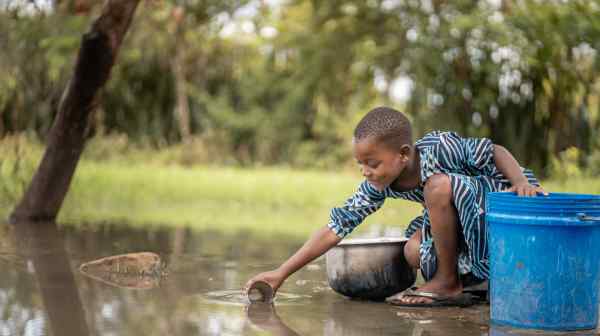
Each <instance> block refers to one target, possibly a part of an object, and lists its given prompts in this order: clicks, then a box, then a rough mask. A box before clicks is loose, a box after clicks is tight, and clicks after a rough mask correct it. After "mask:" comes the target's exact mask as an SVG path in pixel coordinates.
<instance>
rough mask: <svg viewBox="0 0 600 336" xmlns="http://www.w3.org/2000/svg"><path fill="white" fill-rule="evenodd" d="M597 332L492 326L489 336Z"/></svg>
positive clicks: (564, 335) (560, 335) (579, 335)
mask: <svg viewBox="0 0 600 336" xmlns="http://www.w3.org/2000/svg"><path fill="white" fill-rule="evenodd" d="M596 335H598V333H597V331H595V330H582V331H570V332H557V331H541V330H529V329H515V328H508V327H501V326H495V325H492V326H491V328H490V334H489V336H596Z"/></svg>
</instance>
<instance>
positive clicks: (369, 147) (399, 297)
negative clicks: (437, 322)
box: [245, 107, 546, 306]
mask: <svg viewBox="0 0 600 336" xmlns="http://www.w3.org/2000/svg"><path fill="white" fill-rule="evenodd" d="M352 143H353V152H354V157H355V158H356V160H357V162H358V164H359V166H360V167H361V170H362V174H363V176H364V177H365V181H364V182H363V183H362V184H361V185H360V187H359V189H358V191H357V192H356V193H355V194H354V195H353V196H352V197H350V199H348V201H346V203H345V204H344V206H343V207H339V208H333V209H332V211H331V216H330V221H329V224H328V225H327V226H326V227H324V228H321V229H320V230H318V231H317V232H316V233H315V234H313V236H312V237H311V238H310V239H309V240H308V241H307V242H306V243H305V244H304V245H303V246H302V247H301V248H300V249H299V250H298V251H297V252H296V253H295V254H294V255H292V256H291V257H290V258H289V259H288V260H287V261H285V262H284V263H283V264H282V265H281V266H280V267H279V268H277V269H276V270H273V271H269V272H264V273H261V274H259V275H257V276H255V277H254V278H252V279H250V280H249V281H248V282H247V283H246V286H245V288H246V289H247V288H249V287H250V286H251V285H252V284H253V283H254V282H255V281H257V280H263V281H266V282H268V283H269V284H271V286H273V289H274V290H275V291H276V290H277V289H278V288H279V287H280V286H281V284H282V283H283V281H284V280H285V279H287V277H289V276H290V275H291V274H293V273H294V272H296V271H297V270H298V269H300V268H301V267H303V266H304V265H306V264H307V263H309V262H311V261H312V260H314V259H315V258H317V257H319V256H320V255H322V254H323V253H325V252H326V251H328V250H329V249H330V248H332V247H333V246H335V245H337V244H338V243H339V242H340V241H341V240H342V239H343V238H344V237H346V236H347V235H348V234H350V232H352V230H353V229H354V228H355V227H356V226H357V225H359V224H360V223H361V222H362V221H363V220H364V218H365V217H366V216H368V215H370V214H372V213H373V212H375V211H376V210H378V209H379V208H380V207H381V206H382V205H383V202H384V200H385V199H386V198H401V199H406V200H410V201H415V202H419V203H421V204H423V206H424V210H423V214H422V215H421V216H419V217H417V218H415V219H414V220H413V221H412V222H411V223H410V224H409V226H408V228H407V230H406V235H407V237H410V239H409V241H408V242H407V244H406V245H405V248H404V254H405V257H406V259H407V261H408V262H409V263H410V264H411V265H412V266H413V267H415V268H420V269H421V273H422V275H423V277H424V278H425V280H426V283H425V284H423V285H422V286H421V287H420V288H418V289H409V290H406V291H404V292H402V293H398V294H396V295H393V296H391V297H389V298H388V299H387V300H386V301H388V302H389V303H392V304H396V305H401V306H440V305H464V302H463V300H462V295H461V294H462V289H463V283H462V281H461V278H465V277H471V278H475V279H476V280H481V281H483V280H485V279H487V278H488V276H489V265H488V249H487V235H486V227H485V219H484V207H485V194H486V192H489V191H502V190H508V191H513V192H516V193H517V194H519V195H521V196H535V195H536V194H537V193H543V194H546V192H545V191H544V190H543V189H542V188H541V187H540V186H539V183H538V182H537V180H536V178H535V177H534V176H533V174H532V173H531V171H529V170H525V169H523V168H521V167H520V166H519V164H518V163H517V161H516V160H515V159H514V157H513V156H512V155H511V154H510V153H509V152H508V151H507V150H506V149H505V148H503V147H501V146H498V145H494V144H492V142H491V141H490V140H489V139H474V138H461V137H459V136H458V135H457V134H455V133H452V132H437V131H436V132H431V133H429V134H427V135H426V136H425V137H423V138H422V139H420V140H418V141H417V142H415V143H414V144H413V143H412V130H411V126H410V122H409V120H408V119H407V118H406V117H405V116H404V115H403V114H402V113H400V112H398V111H396V110H394V109H391V108H387V107H379V108H375V109H373V110H371V111H370V112H369V113H367V115H365V117H363V119H362V120H361V121H360V122H359V123H358V125H357V126H356V129H355V130H354V137H353V141H352Z"/></svg>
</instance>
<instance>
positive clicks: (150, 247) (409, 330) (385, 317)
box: [0, 224, 519, 336]
mask: <svg viewBox="0 0 600 336" xmlns="http://www.w3.org/2000/svg"><path fill="white" fill-rule="evenodd" d="M17 229H18V230H17ZM11 234H12V235H14V237H13V238H12V239H11ZM302 242H303V240H302V237H300V238H294V237H286V236H277V237H273V236H269V237H265V236H260V235H258V236H257V235H253V234H252V233H250V232H239V233H235V234H225V233H223V232H219V231H202V232H194V231H192V230H190V229H183V228H179V229H176V230H171V229H167V228H161V227H150V228H144V229H141V228H131V227H127V226H119V225H106V224H104V225H102V224H90V225H88V226H85V225H82V226H81V227H79V228H74V227H70V226H62V227H59V228H58V230H57V228H56V227H55V226H54V225H46V226H40V227H29V226H22V227H21V226H19V227H17V226H0V267H2V270H3V272H2V273H0V313H2V316H3V320H0V335H49V334H52V335H55V336H58V335H61V336H63V335H64V336H69V335H125V336H126V335H144V336H151V335H182V336H186V335H249V336H252V335H264V334H265V333H266V334H273V335H328V336H337V335H350V336H352V335H403V336H426V335H447V336H463V335H466V336H469V335H474V336H475V335H476V336H487V335H488V317H489V309H488V307H487V306H485V305H484V306H475V307H470V308H466V309H454V308H444V309H435V310H431V309H421V310H418V309H412V310H407V309H405V308H399V307H393V306H390V305H387V304H385V303H373V302H365V301H354V300H349V299H346V298H344V297H342V296H340V295H338V294H336V293H334V292H333V291H332V290H331V289H330V288H329V287H328V286H327V284H326V280H327V276H326V274H325V266H324V259H317V260H316V261H315V262H313V263H312V264H311V265H309V267H305V268H303V269H302V270H300V271H298V273H296V274H294V275H293V276H292V277H291V278H290V279H288V281H286V282H285V283H284V285H283V286H282V287H281V288H280V289H279V291H278V292H279V293H278V295H277V297H276V299H275V303H274V308H276V309H277V312H276V313H275V311H274V310H273V311H270V310H269V309H271V308H261V309H257V310H253V309H254V308H257V307H256V306H252V307H251V309H249V310H248V309H246V310H245V308H244V305H245V297H244V296H243V295H242V292H241V288H242V286H243V285H244V283H245V281H246V280H247V279H248V278H249V277H250V276H252V275H254V274H257V273H259V272H261V271H266V270H269V269H272V268H274V267H276V266H277V265H279V264H280V263H281V261H282V259H285V258H286V257H287V256H289V255H291V254H292V253H293V252H294V251H295V250H296V249H297V248H298V247H299V246H300V245H301V244H302ZM265 246H268V248H265ZM133 251H152V252H154V253H156V254H157V255H159V256H160V258H161V260H162V261H164V262H165V263H166V267H167V269H168V276H167V277H165V278H163V279H161V282H160V285H159V286H157V287H154V288H150V289H148V290H142V291H140V290H132V289H128V288H121V287H115V286H110V285H107V284H105V283H102V282H99V281H96V280H94V279H91V278H89V277H87V276H84V275H82V274H81V273H80V272H79V271H78V267H79V265H81V264H82V263H83V262H87V261H89V260H95V259H98V258H102V257H105V256H111V255H119V254H124V253H129V252H133ZM258 308H260V307H258ZM86 322H87V324H86ZM86 328H87V330H86ZM513 334H514V333H513ZM516 335H519V334H516ZM503 336H504V335H503Z"/></svg>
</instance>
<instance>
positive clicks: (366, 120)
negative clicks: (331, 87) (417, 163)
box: [353, 107, 412, 189]
mask: <svg viewBox="0 0 600 336" xmlns="http://www.w3.org/2000/svg"><path fill="white" fill-rule="evenodd" d="M353 149H354V157H355V158H356V160H357V161H358V164H359V165H360V166H361V170H362V172H363V175H364V176H365V178H367V180H368V181H369V182H370V183H371V184H372V185H373V186H375V187H376V188H377V189H384V188H385V187H387V186H388V185H390V184H391V183H392V182H393V181H394V180H395V179H396V178H397V177H398V176H399V175H400V173H402V171H404V168H405V167H406V166H407V165H408V163H409V160H410V154H411V150H412V132H411V126H410V121H409V120H408V118H406V116H405V115H404V114H402V113H400V112H398V111H396V110H394V109H392V108H389V107H377V108H375V109H373V110H371V111H369V113H367V114H366V115H365V116H364V117H363V118H362V119H361V120H360V121H359V123H358V125H356V128H355V129H354V138H353Z"/></svg>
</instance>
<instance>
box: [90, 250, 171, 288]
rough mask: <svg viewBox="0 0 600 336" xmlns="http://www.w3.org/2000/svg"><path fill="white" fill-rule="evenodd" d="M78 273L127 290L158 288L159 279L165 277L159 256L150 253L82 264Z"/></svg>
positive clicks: (108, 258) (114, 257) (131, 254)
mask: <svg viewBox="0 0 600 336" xmlns="http://www.w3.org/2000/svg"><path fill="white" fill-rule="evenodd" d="M79 271H80V272H81V274H83V275H86V276H88V277H90V278H92V279H95V280H98V281H101V282H103V283H105V284H108V285H111V286H115V287H121V288H129V289H151V288H155V287H158V286H159V285H160V280H161V277H162V276H163V275H166V271H165V270H164V267H163V266H162V263H161V261H160V256H158V255H157V254H156V253H152V252H137V253H127V254H120V255H116V256H110V257H104V258H101V259H98V260H94V261H89V262H86V263H84V264H82V265H81V266H79Z"/></svg>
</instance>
